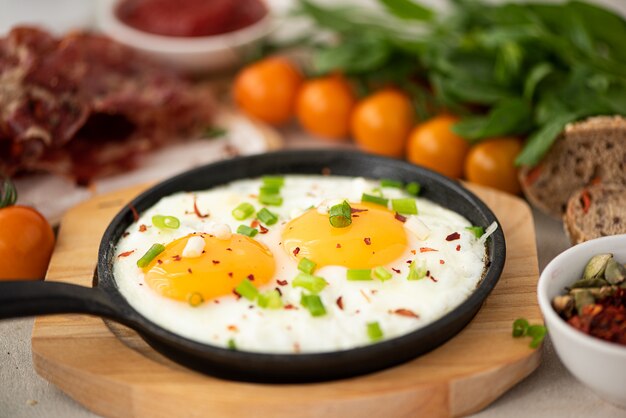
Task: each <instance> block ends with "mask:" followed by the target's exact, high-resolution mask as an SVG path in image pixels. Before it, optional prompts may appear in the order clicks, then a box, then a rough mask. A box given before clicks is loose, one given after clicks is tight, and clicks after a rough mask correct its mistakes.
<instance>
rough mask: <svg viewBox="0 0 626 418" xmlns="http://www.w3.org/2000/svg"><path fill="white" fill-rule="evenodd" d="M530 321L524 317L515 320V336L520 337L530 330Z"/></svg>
mask: <svg viewBox="0 0 626 418" xmlns="http://www.w3.org/2000/svg"><path fill="white" fill-rule="evenodd" d="M528 327H529V324H528V321H527V320H525V319H524V318H518V319H516V320H515V321H514V322H513V337H515V338H519V337H523V336H524V335H526V333H527V332H528Z"/></svg>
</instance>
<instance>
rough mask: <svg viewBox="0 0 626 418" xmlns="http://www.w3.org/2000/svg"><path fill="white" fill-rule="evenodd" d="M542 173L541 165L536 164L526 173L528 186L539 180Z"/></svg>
mask: <svg viewBox="0 0 626 418" xmlns="http://www.w3.org/2000/svg"><path fill="white" fill-rule="evenodd" d="M540 175H541V165H538V166H536V167H535V168H533V169H531V170H530V171H529V172H528V174H527V175H526V179H525V180H524V181H525V182H526V184H527V185H528V186H532V185H533V183H535V182H536V181H537V179H538V178H539V176H540Z"/></svg>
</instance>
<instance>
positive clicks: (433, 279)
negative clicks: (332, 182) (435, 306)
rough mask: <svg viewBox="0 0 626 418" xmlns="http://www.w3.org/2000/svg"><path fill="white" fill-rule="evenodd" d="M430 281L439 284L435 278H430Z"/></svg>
mask: <svg viewBox="0 0 626 418" xmlns="http://www.w3.org/2000/svg"><path fill="white" fill-rule="evenodd" d="M429 279H430V280H432V281H433V282H435V283H437V279H435V276H430V277H429Z"/></svg>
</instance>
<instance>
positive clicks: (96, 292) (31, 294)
mask: <svg viewBox="0 0 626 418" xmlns="http://www.w3.org/2000/svg"><path fill="white" fill-rule="evenodd" d="M63 313H81V314H90V315H97V316H103V317H106V318H110V319H114V320H117V321H120V320H121V321H120V322H126V321H124V320H123V319H122V318H120V314H119V312H118V311H117V310H116V309H115V306H114V305H113V303H112V302H111V300H110V299H109V297H108V296H107V294H106V293H104V292H103V291H102V290H100V289H97V288H90V287H84V286H77V285H73V284H68V283H60V282H44V281H7V282H0V319H8V318H20V317H24V316H35V315H50V314H63Z"/></svg>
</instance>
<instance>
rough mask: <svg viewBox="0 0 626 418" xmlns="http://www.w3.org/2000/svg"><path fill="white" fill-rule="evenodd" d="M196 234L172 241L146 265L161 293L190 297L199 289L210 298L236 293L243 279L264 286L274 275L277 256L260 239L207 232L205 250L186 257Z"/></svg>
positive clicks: (151, 283) (148, 279)
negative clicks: (220, 236) (227, 237)
mask: <svg viewBox="0 0 626 418" xmlns="http://www.w3.org/2000/svg"><path fill="white" fill-rule="evenodd" d="M192 236H194V235H193V234H192V235H188V236H186V237H183V238H179V239H177V240H175V241H172V242H171V243H169V244H168V245H167V246H166V247H165V251H163V252H162V253H161V254H159V255H158V256H157V257H156V258H155V259H154V260H152V261H151V262H150V264H148V266H146V267H145V268H144V272H145V280H146V282H147V283H148V285H149V286H150V287H151V288H152V289H154V290H155V291H157V292H158V293H160V294H161V295H163V296H166V297H168V298H171V299H176V300H183V301H187V300H189V298H190V297H191V295H193V294H194V293H199V294H200V295H202V299H203V300H210V299H214V298H217V297H220V296H226V295H232V294H233V290H234V288H235V287H237V285H238V284H239V283H241V281H242V280H243V279H246V278H247V279H249V280H251V281H252V283H253V284H254V285H255V286H256V287H260V286H262V285H263V284H265V283H267V282H269V280H270V279H271V278H272V276H273V275H274V269H275V263H274V256H273V255H272V253H271V252H270V251H269V250H268V249H267V247H265V246H264V245H263V244H261V243H260V242H258V241H255V240H253V239H251V238H248V237H246V236H243V235H238V234H233V235H232V237H231V238H230V239H228V240H220V239H217V238H216V237H214V236H212V235H204V234H203V235H200V236H201V237H202V238H204V243H205V245H204V252H203V253H202V254H201V255H200V256H199V257H193V258H189V257H183V256H182V253H183V250H184V248H185V246H186V245H187V241H188V240H189V238H190V237H192ZM195 297H197V295H196V296H195Z"/></svg>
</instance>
